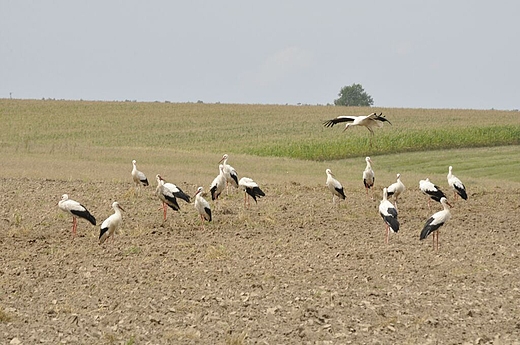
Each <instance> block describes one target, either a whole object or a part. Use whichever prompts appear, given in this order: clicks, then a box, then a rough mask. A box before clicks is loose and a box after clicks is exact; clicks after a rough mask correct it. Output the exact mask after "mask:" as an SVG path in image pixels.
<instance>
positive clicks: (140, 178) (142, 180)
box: [132, 159, 148, 194]
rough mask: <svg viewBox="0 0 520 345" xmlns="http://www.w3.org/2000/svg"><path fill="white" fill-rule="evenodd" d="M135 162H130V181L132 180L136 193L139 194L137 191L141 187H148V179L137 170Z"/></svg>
mask: <svg viewBox="0 0 520 345" xmlns="http://www.w3.org/2000/svg"><path fill="white" fill-rule="evenodd" d="M136 164H137V162H136V160H135V159H134V160H133V161H132V165H133V168H132V179H133V180H134V184H135V186H136V191H137V193H138V194H139V190H140V188H141V185H143V186H145V187H146V186H148V179H147V178H146V175H145V174H144V173H143V172H141V171H139V170H137V165H136Z"/></svg>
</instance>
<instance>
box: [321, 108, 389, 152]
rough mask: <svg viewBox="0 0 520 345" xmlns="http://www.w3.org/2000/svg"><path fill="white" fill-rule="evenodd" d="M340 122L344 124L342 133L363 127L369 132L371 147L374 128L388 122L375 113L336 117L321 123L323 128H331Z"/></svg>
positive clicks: (381, 114) (381, 115)
mask: <svg viewBox="0 0 520 345" xmlns="http://www.w3.org/2000/svg"><path fill="white" fill-rule="evenodd" d="M340 122H346V123H347V124H346V125H345V129H344V130H343V131H346V130H347V129H349V128H350V127H352V126H364V127H366V129H368V131H369V132H370V144H371V145H372V137H373V136H374V128H379V127H382V126H383V123H384V122H388V123H389V124H391V123H390V121H388V120H387V119H386V118H385V117H384V116H383V113H380V114H379V115H377V114H376V113H372V114H370V115H366V116H338V117H336V118H334V119H331V120H327V121H325V122H323V125H324V126H325V127H333V126H334V125H335V124H337V123H340Z"/></svg>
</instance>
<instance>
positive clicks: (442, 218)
mask: <svg viewBox="0 0 520 345" xmlns="http://www.w3.org/2000/svg"><path fill="white" fill-rule="evenodd" d="M440 203H441V204H442V207H443V210H442V211H439V212H436V213H434V214H433V215H432V216H431V217H430V218H428V220H427V221H426V224H425V225H424V228H423V229H422V231H421V235H420V237H419V239H421V240H424V239H425V238H426V237H428V235H429V234H432V233H433V246H434V249H435V250H439V228H440V227H441V226H443V225H444V224H445V223H446V222H447V221H448V220H449V219H450V218H451V213H450V209H449V208H448V205H449V206H451V205H450V203H449V202H448V200H447V199H446V198H445V197H442V198H441V200H440ZM436 239H437V240H436Z"/></svg>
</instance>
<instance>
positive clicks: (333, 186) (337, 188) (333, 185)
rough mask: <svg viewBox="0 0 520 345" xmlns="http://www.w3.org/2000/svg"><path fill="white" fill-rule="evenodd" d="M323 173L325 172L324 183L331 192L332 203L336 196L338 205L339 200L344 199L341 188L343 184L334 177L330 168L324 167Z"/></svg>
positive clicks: (343, 191) (343, 192)
mask: <svg viewBox="0 0 520 345" xmlns="http://www.w3.org/2000/svg"><path fill="white" fill-rule="evenodd" d="M325 173H326V174H327V182H325V184H326V185H327V187H328V188H329V190H330V191H331V193H332V203H333V204H334V203H335V200H336V197H338V206H339V203H340V202H341V200H345V198H346V196H345V190H344V189H343V186H342V185H341V183H340V182H339V181H338V180H336V178H335V177H334V174H333V173H332V171H331V170H330V169H325Z"/></svg>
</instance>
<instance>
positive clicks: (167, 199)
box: [155, 174, 180, 221]
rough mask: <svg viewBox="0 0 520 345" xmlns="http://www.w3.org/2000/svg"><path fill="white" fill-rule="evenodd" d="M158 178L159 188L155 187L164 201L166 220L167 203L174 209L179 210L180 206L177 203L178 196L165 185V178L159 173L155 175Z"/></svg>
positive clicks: (156, 193)
mask: <svg viewBox="0 0 520 345" xmlns="http://www.w3.org/2000/svg"><path fill="white" fill-rule="evenodd" d="M155 178H156V180H157V188H156V189H155V195H157V197H158V198H159V199H160V200H161V201H162V206H163V216H164V221H166V210H167V208H166V205H168V206H169V207H170V208H171V209H172V210H174V211H179V210H180V207H179V204H178V203H177V198H176V197H175V195H174V194H173V192H172V191H171V190H169V189H168V188H166V187H165V186H164V180H163V179H162V178H161V176H160V175H159V174H157V175H156V176H155Z"/></svg>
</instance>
